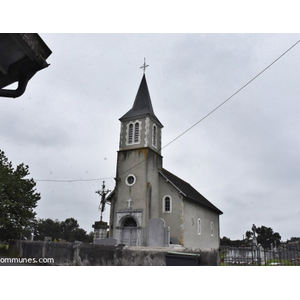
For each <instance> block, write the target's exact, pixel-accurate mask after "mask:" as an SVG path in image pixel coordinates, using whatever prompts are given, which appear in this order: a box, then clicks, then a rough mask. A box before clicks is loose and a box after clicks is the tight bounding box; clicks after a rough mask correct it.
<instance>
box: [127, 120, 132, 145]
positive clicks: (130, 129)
mask: <svg viewBox="0 0 300 300" xmlns="http://www.w3.org/2000/svg"><path fill="white" fill-rule="evenodd" d="M128 131H129V132H128V144H132V137H133V124H129V130H128Z"/></svg>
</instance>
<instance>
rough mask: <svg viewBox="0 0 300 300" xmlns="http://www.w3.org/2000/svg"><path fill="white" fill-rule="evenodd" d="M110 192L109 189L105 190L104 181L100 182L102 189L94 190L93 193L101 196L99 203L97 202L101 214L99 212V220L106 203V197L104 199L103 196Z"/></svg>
mask: <svg viewBox="0 0 300 300" xmlns="http://www.w3.org/2000/svg"><path fill="white" fill-rule="evenodd" d="M109 192H110V190H105V181H103V183H102V190H101V191H100V190H98V191H96V192H95V193H96V194H99V196H100V197H101V201H100V204H99V210H100V211H101V214H100V221H102V214H103V212H104V210H105V204H106V199H105V196H106V195H107V194H108V193H109Z"/></svg>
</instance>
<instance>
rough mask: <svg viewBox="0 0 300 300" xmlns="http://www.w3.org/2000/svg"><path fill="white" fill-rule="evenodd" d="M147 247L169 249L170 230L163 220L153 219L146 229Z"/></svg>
mask: <svg viewBox="0 0 300 300" xmlns="http://www.w3.org/2000/svg"><path fill="white" fill-rule="evenodd" d="M145 229H146V230H145V231H146V232H145V234H146V236H145V240H146V247H168V246H169V228H168V227H166V224H165V221H164V220H163V219H161V218H152V219H150V220H149V221H148V223H147V225H146V228H145Z"/></svg>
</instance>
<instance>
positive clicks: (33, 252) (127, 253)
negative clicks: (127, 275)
mask: <svg viewBox="0 0 300 300" xmlns="http://www.w3.org/2000/svg"><path fill="white" fill-rule="evenodd" d="M9 249H10V253H11V255H12V256H14V257H21V258H35V260H34V261H36V262H37V261H39V259H40V258H46V259H50V258H52V262H53V263H51V265H58V266H166V265H167V263H166V256H168V253H173V254H172V255H174V254H175V256H176V255H177V256H179V257H180V256H184V255H190V257H191V254H192V255H193V254H194V255H195V256H199V254H200V257H199V264H198V265H202V266H217V265H220V259H219V250H218V249H207V250H203V249H201V250H200V249H195V248H193V249H192V248H191V249H186V248H179V249H176V248H169V247H161V248H157V247H128V246H124V245H116V246H114V245H97V244H84V243H57V242H42V241H33V242H30V241H11V243H10V245H9ZM48 261H49V260H48Z"/></svg>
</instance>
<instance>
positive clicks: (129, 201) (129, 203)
mask: <svg viewBox="0 0 300 300" xmlns="http://www.w3.org/2000/svg"><path fill="white" fill-rule="evenodd" d="M131 201H132V200H131V199H128V200H127V209H131Z"/></svg>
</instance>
